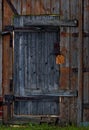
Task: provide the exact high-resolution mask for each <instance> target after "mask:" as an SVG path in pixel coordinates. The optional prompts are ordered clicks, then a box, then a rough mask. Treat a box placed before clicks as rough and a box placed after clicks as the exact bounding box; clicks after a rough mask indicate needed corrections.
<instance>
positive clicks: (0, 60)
mask: <svg viewBox="0 0 89 130" xmlns="http://www.w3.org/2000/svg"><path fill="white" fill-rule="evenodd" d="M1 31H2V0H1V1H0V32H1ZM0 95H2V37H1V36H0Z"/></svg>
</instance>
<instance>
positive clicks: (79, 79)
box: [77, 0, 83, 125]
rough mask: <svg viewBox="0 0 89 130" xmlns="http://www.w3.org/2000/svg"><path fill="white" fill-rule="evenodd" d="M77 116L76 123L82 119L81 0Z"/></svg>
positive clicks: (80, 5) (81, 9)
mask: <svg viewBox="0 0 89 130" xmlns="http://www.w3.org/2000/svg"><path fill="white" fill-rule="evenodd" d="M77 103H78V104H77V106H78V113H77V115H78V117H77V125H80V123H81V122H82V121H83V0H79V45H78V102H77Z"/></svg>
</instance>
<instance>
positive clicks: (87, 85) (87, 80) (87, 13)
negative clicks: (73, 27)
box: [83, 0, 89, 122]
mask: <svg viewBox="0 0 89 130" xmlns="http://www.w3.org/2000/svg"><path fill="white" fill-rule="evenodd" d="M88 21H89V1H88V0H85V1H84V32H86V33H88V32H89V26H88ZM88 43H89V37H86V38H84V44H83V63H84V67H86V68H88V67H89V60H88V59H89V44H88ZM83 81H84V83H83V85H84V87H83V92H84V93H83V94H84V95H83V96H84V97H83V98H84V99H83V102H84V111H83V121H85V122H89V116H88V115H89V107H88V106H89V105H88V103H89V71H88V72H86V73H84V79H83Z"/></svg>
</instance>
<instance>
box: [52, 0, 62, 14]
mask: <svg viewBox="0 0 89 130" xmlns="http://www.w3.org/2000/svg"><path fill="white" fill-rule="evenodd" d="M59 1H60V0H50V8H51V14H58V15H60V12H59V7H60V2H59Z"/></svg>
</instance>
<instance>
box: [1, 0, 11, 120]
mask: <svg viewBox="0 0 89 130" xmlns="http://www.w3.org/2000/svg"><path fill="white" fill-rule="evenodd" d="M8 16H9V18H8ZM12 16H13V13H12V11H11V9H10V8H9V6H8V4H7V2H6V0H3V28H4V27H5V26H6V25H10V24H11V23H12ZM9 45H10V36H4V38H3V54H2V55H3V61H2V65H3V71H2V87H3V96H4V95H5V94H9V93H10V88H9V86H10V77H12V76H11V75H10V74H12V73H11V72H10V71H11V69H10V68H11V67H12V59H10V58H11V55H12V50H10V46H9ZM9 117H10V115H8V112H7V106H4V107H3V121H4V122H7V120H8V118H9Z"/></svg>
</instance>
